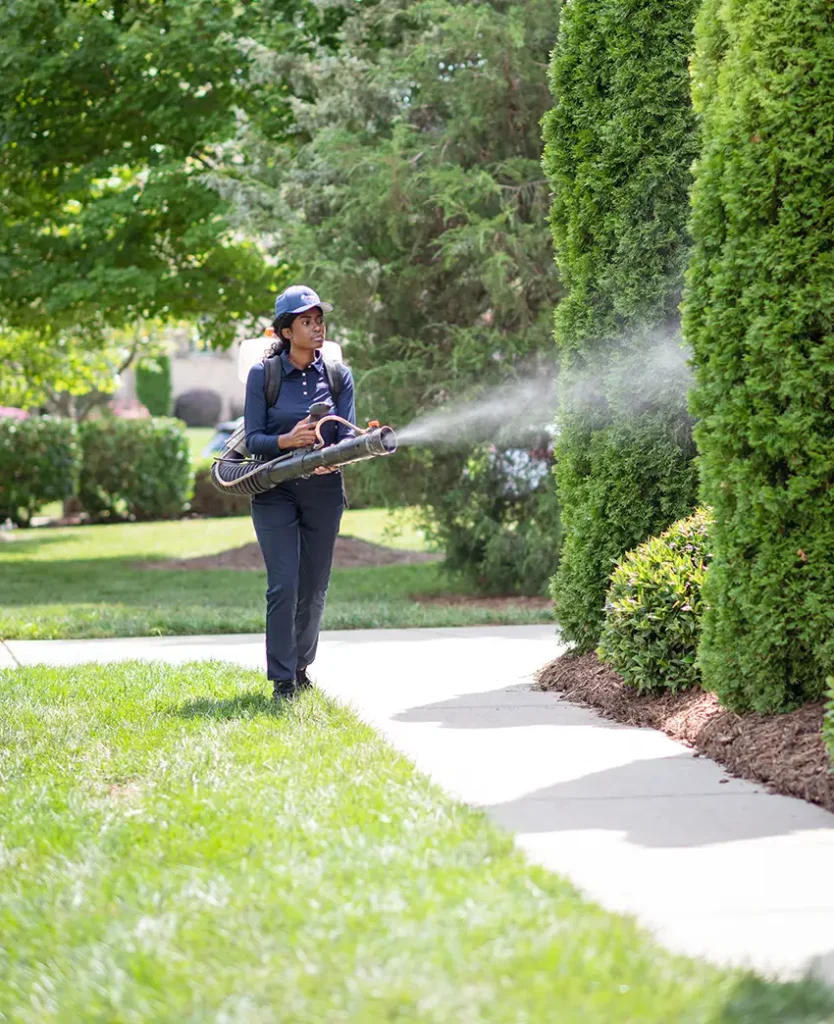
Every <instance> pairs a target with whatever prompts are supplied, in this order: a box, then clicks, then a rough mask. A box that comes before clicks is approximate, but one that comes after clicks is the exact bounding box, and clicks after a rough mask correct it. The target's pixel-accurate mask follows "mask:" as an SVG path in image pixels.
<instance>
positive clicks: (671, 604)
mask: <svg viewBox="0 0 834 1024" xmlns="http://www.w3.org/2000/svg"><path fill="white" fill-rule="evenodd" d="M711 525H712V516H711V514H710V512H709V510H706V509H698V510H697V511H696V512H695V513H694V514H693V515H691V516H689V517H688V518H687V519H681V520H679V521H678V522H677V523H675V524H674V525H673V526H671V527H669V529H668V530H666V531H665V532H664V533H662V534H660V536H658V537H651V538H650V539H649V540H647V541H646V542H645V543H644V544H641V545H640V546H639V547H638V548H635V549H634V550H633V551H629V552H628V553H627V554H626V555H624V556H623V558H622V559H621V560H620V562H619V563H618V565H617V567H616V569H615V570H614V572H613V573H612V574H611V585H610V587H609V590H608V595H607V599H606V602H605V622H604V625H603V629H602V635H601V637H600V644H599V648H598V650H597V653H598V654H599V656H600V658H602V660H603V661H604V662H606V664H608V665H610V666H611V667H612V668H613V669H615V670H616V671H617V672H619V674H620V675H621V676H622V677H623V679H624V680H625V682H626V683H628V684H629V686H634V687H635V688H636V689H637V690H639V691H640V692H645V691H651V690H660V689H667V690H672V691H673V692H675V691H678V690H683V689H686V688H687V687H690V686H698V685H700V681H701V680H700V672H699V669H698V664H697V660H696V655H697V650H698V641H699V638H700V633H701V616H702V612H703V602H702V598H701V587H702V585H703V582H704V576H705V574H706V571H707V565H708V563H709V560H710V559H711V558H712V555H711V553H710V549H709V530H710V526H711Z"/></svg>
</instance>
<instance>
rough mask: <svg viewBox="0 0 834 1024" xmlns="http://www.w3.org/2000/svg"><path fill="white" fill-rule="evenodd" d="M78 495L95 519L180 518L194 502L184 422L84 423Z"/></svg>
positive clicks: (110, 418)
mask: <svg viewBox="0 0 834 1024" xmlns="http://www.w3.org/2000/svg"><path fill="white" fill-rule="evenodd" d="M80 438H81V447H82V452H83V455H82V463H81V479H80V481H79V487H78V496H79V498H80V500H81V504H82V506H83V508H84V510H85V511H86V512H88V513H89V514H90V516H91V517H92V518H93V519H176V518H177V517H178V516H181V515H182V514H183V512H184V511H185V510H186V505H187V503H188V501H189V500H190V498H191V494H192V486H193V474H192V471H191V464H190V459H189V447H188V435H187V434H186V432H185V428H184V427H183V425H182V423H180V421H179V420H174V419H164V418H162V417H159V418H155V419H141V420H140V419H118V418H117V417H113V416H108V417H105V418H102V419H100V420H92V421H90V422H88V423H83V424H82V425H81V428H80Z"/></svg>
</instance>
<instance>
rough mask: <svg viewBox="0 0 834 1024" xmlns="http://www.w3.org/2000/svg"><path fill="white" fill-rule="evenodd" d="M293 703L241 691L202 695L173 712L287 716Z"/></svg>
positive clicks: (189, 715) (192, 715)
mask: <svg viewBox="0 0 834 1024" xmlns="http://www.w3.org/2000/svg"><path fill="white" fill-rule="evenodd" d="M291 704H292V699H284V700H281V701H274V700H273V699H272V697H271V696H267V695H266V694H264V693H259V692H257V691H251V692H249V693H240V694H238V695H237V696H236V697H227V698H225V699H221V700H214V699H212V698H211V697H200V698H199V699H198V700H190V701H186V703H185V704H180V705H179V706H177V707H174V708H172V709H171V711H172V713H173V714H175V715H179V716H180V717H181V718H214V719H232V718H255V717H257V716H258V715H267V716H269V717H270V718H285V717H286V714H287V711H288V710H289V708H290V705H291Z"/></svg>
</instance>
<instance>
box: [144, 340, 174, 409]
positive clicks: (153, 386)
mask: <svg viewBox="0 0 834 1024" xmlns="http://www.w3.org/2000/svg"><path fill="white" fill-rule="evenodd" d="M136 395H137V397H138V398H139V401H140V402H141V403H142V405H144V406H145V408H146V409H147V410H148V412H149V413H150V414H151V416H169V415H170V413H171V400H172V391H171V360H170V358H169V357H168V356H167V355H161V356H156V357H155V358H154V359H143V360H142V361H141V362H140V363H139V364H138V365H137V367H136Z"/></svg>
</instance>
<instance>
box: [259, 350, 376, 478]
mask: <svg viewBox="0 0 834 1024" xmlns="http://www.w3.org/2000/svg"><path fill="white" fill-rule="evenodd" d="M281 366H282V368H283V369H282V379H281V391H280V393H279V394H278V401H277V402H276V404H275V405H273V406H272V408H270V409H267V407H266V396H265V395H264V377H265V373H264V368H263V364H262V363H256V364H255V365H254V366H253V367H252V369H251V370H250V371H249V376H248V377H247V378H246V405H245V406H244V411H243V419H244V424H245V426H246V447H247V448H248V449H249V453H250V455H260V456H266V457H268V458H271V459H274V458H277V456H278V455H279V454H281V455H283V454H286V453H287V452H291V451H292V449H289V448H287V449H284V451H279V448H278V441H277V438H278V435H279V434H288V433H289V432H290V431H291V430H292V428H293V427H294V426H295V425H296V424H297V423H300V422H301V420H303V419H304V417H305V416H307V415H308V414H309V412H310V406H311V405H313V404H314V403H315V402H326V403H327V404H328V405H329V406H330V411H331V412H335V413H336V415H338V416H341V417H343V418H344V419H346V420H349V421H350V422H351V423H354V422H355V421H356V404H355V401H354V397H353V377H352V376H351V372H350V370H349V369H348V368H347V366H345V365H344V364H343V365H342V366H341V367H340V371H341V373H342V390H341V392H340V394H339V397H338V399H337V400H336V401H335V403H334V401H333V396H332V395H331V393H330V385H329V384H328V382H327V374H326V372H325V369H324V359H323V358H322V354H321V352H318V353H317V354H316V358H315V359H314V360H313V362H312V363H311V364H310V365H309V366H308V367H307V369H306V370H299V369H298V367H297V366H293V364H292V363H291V362H290V358H289V355H288V354H287V353H286V352H282V353H281ZM321 435H322V437H323V438H324V441H325V443H326V444H334V443H335V442H336V441H342V440H343V439H344V438H346V437H353V436H354V432H353V431H352V430H349V429H348V428H347V427H346V426H344V425H343V424H341V423H325V425H324V426H323V427H322V428H321Z"/></svg>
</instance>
